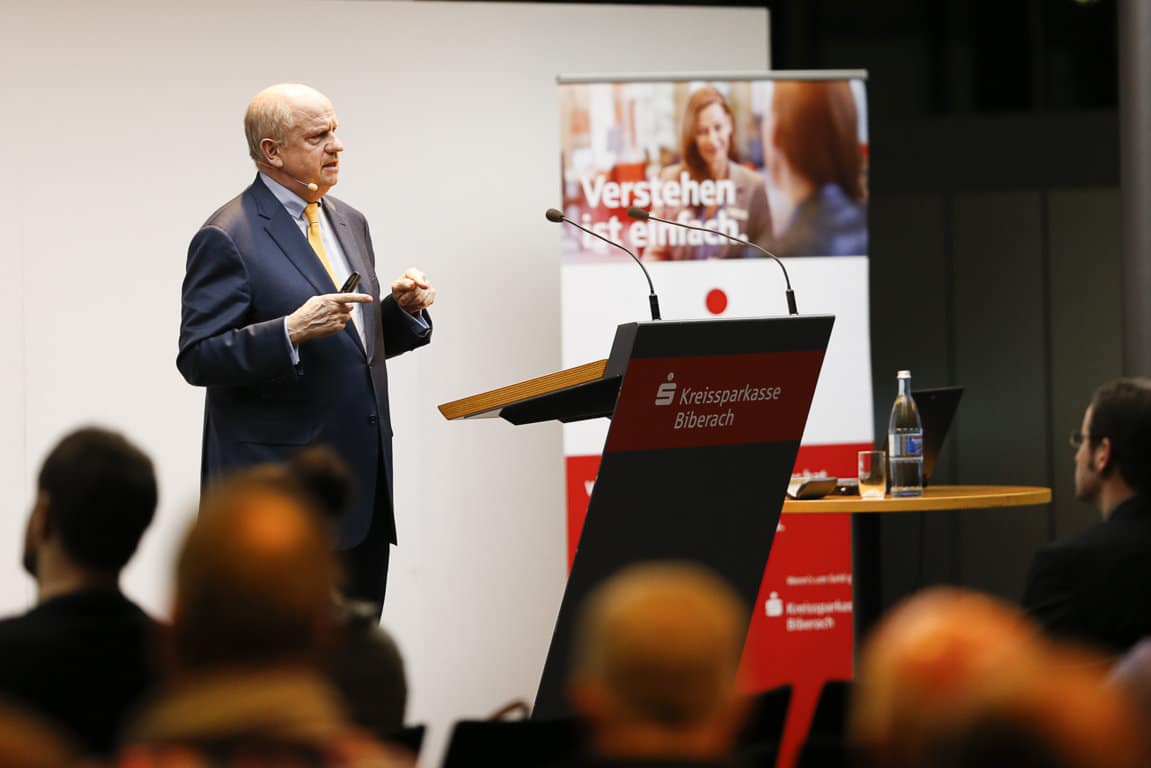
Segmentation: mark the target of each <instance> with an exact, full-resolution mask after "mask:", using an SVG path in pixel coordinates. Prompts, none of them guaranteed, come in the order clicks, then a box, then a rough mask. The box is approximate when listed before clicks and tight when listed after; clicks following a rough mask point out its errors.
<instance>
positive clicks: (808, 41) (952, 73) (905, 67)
mask: <svg viewBox="0 0 1151 768" xmlns="http://www.w3.org/2000/svg"><path fill="white" fill-rule="evenodd" d="M545 1H546V0H545ZM613 4H627V5H691V6H712V7H723V6H727V7H760V8H762V7H766V8H768V9H769V10H770V12H771V51H772V67H773V68H774V69H826V68H834V69H839V68H863V69H868V70H870V71H871V73H872V77H873V79H879V78H881V77H883V76H885V75H889V77H887V78H886V80H887V81H888V82H892V83H895V82H898V83H902V84H904V85H905V86H906V88H905V89H904V90H903V92H902V93H900V95H899V98H897V99H893V100H892V101H893V103H892V104H890V105H889V106H890V107H893V108H896V107H900V108H901V111H903V112H908V111H910V112H916V113H920V114H957V113H994V112H1033V111H1047V110H1055V111H1059V110H1078V109H1099V108H1102V109H1114V108H1115V107H1116V101H1117V97H1118V96H1117V94H1118V85H1117V84H1118V76H1117V70H1118V58H1117V57H1118V46H1117V42H1116V23H1117V21H1116V19H1117V7H1116V6H1117V0H767V2H764V1H763V0H760V1H759V2H752V1H750V0H728V1H727V2H717V3H700V2H694V3H693V2H668V0H662V2H643V1H642V0H638V1H637V0H630V1H629V2H627V3H622V2H621V3H613ZM889 67H890V68H892V71H891V72H885V71H884V70H886V69H887V68H889Z"/></svg>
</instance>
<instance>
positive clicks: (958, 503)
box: [783, 485, 1051, 514]
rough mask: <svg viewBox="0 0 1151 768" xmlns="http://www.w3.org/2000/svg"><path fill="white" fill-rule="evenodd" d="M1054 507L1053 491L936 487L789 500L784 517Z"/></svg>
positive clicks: (1016, 487) (1011, 487)
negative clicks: (917, 492)
mask: <svg viewBox="0 0 1151 768" xmlns="http://www.w3.org/2000/svg"><path fill="white" fill-rule="evenodd" d="M1050 503H1051V489H1050V488H1040V487H1038V486H1032V485H933V486H929V487H927V488H926V489H924V491H923V495H922V496H902V497H899V498H895V497H893V496H884V497H883V498H882V499H862V498H860V497H859V496H826V497H824V498H822V499H787V500H786V501H784V502H783V512H784V514H818V513H835V512H838V513H840V514H844V513H849V514H859V513H863V512H941V511H944V510H948V509H994V508H998V507H1034V506H1037V505H1040V504H1050Z"/></svg>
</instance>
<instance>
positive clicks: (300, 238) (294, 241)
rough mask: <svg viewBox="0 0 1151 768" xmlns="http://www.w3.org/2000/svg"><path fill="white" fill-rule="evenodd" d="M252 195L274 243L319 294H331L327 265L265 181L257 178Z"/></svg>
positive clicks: (265, 228) (332, 288)
mask: <svg viewBox="0 0 1151 768" xmlns="http://www.w3.org/2000/svg"><path fill="white" fill-rule="evenodd" d="M251 189H252V194H253V196H254V197H255V200H256V207H257V210H258V211H259V214H260V217H261V218H262V219H264V230H265V231H266V232H267V233H268V236H269V237H271V238H272V240H273V242H275V243H276V245H277V246H279V248H280V250H281V251H283V253H284V256H286V257H287V258H288V261H290V262H291V263H292V265H293V266H295V268H296V269H297V270H299V272H300V274H301V275H303V276H304V278H305V279H307V281H308V282H309V283H311V284H312V287H313V288H315V289H316V293H332V292H333V291H335V288H334V287H333V286H332V278H330V277H329V276H328V272H327V270H325V269H324V265H323V264H321V263H320V260H319V258H318V257H317V256H316V252H315V251H313V250H312V246H310V245H309V244H308V239H307V238H306V237H304V233H302V232H301V231H300V228H299V227H298V226H297V225H296V222H294V221H292V217H291V216H289V215H288V212H287V211H286V210H284V206H283V205H281V204H280V201H279V200H277V199H276V196H275V195H273V194H272V192H271V190H269V189H268V188H267V187H266V186H264V182H262V181H260V179H259V178H258V177H257V179H256V183H255V184H253V185H252V187H251Z"/></svg>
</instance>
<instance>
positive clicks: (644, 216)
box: [557, 205, 799, 315]
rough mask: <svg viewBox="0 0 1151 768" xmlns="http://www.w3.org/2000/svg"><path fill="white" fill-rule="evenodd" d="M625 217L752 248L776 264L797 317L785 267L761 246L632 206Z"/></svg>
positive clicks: (789, 307)
mask: <svg viewBox="0 0 1151 768" xmlns="http://www.w3.org/2000/svg"><path fill="white" fill-rule="evenodd" d="M557 213H558V211H557ZM627 215H628V216H631V217H632V218H633V219H636V220H637V221H647V220H649V219H650V220H651V221H658V222H660V223H661V224H670V225H671V226H673V227H683V228H684V229H694V230H696V231H697V232H710V233H711V234H713V235H719V236H720V237H726V238H727V239H728V240H732V241H734V242H737V243H739V244H740V245H749V246H751V247H752V248H754V249H756V250H757V251H759V252H760V253H762V254H763V255H764V256H769V257H771V258H773V259H775V263H776V264H778V265H779V268H780V269H782V270H783V281H784V282H785V283H787V312H788V314H791V315H798V314H799V310H798V309H797V308H796V306H795V291H793V290H791V278H790V277H788V276H787V267H785V266H783V262H782V261H781V260H780V258H779V257H778V256H776V255H775V254H774V253H772V252H771V251H769V250H767V249H766V248H764V247H763V246H761V245H759V244H757V243H753V242H751V241H750V240H740V239H739V238H738V237H735V236H733V235H729V234H728V233H726V232H721V231H719V230H718V229H708V228H707V227H697V226H695V225H694V224H684V223H683V222H682V221H671V220H669V219H661V218H660V217H659V216H652V215H651V214H650V213H648V212H647V211H645V210H644V209H643V208H637V207H636V206H634V205H633V206H632V207H630V208H628V209H627Z"/></svg>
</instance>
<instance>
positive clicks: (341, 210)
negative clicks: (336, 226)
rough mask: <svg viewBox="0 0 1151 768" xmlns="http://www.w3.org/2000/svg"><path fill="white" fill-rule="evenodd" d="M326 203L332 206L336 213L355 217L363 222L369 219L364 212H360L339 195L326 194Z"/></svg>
mask: <svg viewBox="0 0 1151 768" xmlns="http://www.w3.org/2000/svg"><path fill="white" fill-rule="evenodd" d="M324 205H327V206H331V208H332V210H333V211H334V212H335V213H337V214H339V215H341V216H346V217H347V218H349V219H353V220H355V221H357V222H360V223H363V222H366V221H367V217H365V216H364V214H362V213H360V212H359V211H358V210H357V209H355V208H353V207H352V206H350V205H348V204H347V203H345V202H344V201H343V200H341V199H339V198H338V197H332V196H331V195H324Z"/></svg>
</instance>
